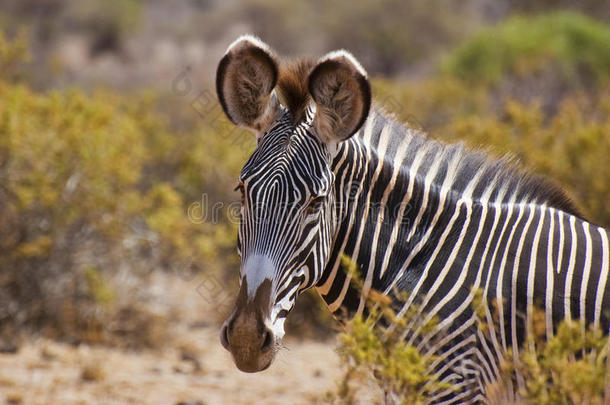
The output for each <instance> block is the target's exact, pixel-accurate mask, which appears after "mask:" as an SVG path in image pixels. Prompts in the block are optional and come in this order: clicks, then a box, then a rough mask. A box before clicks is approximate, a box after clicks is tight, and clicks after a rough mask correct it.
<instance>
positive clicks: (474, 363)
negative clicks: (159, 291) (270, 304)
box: [239, 107, 610, 403]
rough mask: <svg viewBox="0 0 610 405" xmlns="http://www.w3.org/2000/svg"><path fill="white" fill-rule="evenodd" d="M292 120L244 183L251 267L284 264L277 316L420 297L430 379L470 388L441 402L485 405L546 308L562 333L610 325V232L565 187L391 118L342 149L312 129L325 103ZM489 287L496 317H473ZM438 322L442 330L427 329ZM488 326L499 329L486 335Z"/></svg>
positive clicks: (442, 396)
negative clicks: (378, 298)
mask: <svg viewBox="0 0 610 405" xmlns="http://www.w3.org/2000/svg"><path fill="white" fill-rule="evenodd" d="M282 114H283V118H282V119H280V120H279V121H278V122H277V123H276V124H275V125H274V126H273V128H271V129H270V130H269V131H267V133H266V134H264V135H263V136H262V138H261V142H260V145H259V146H258V148H257V150H256V151H255V152H254V154H253V155H252V157H251V158H250V160H249V161H248V163H247V164H246V165H245V166H244V169H243V171H242V174H241V177H240V182H241V183H240V184H241V187H242V189H243V192H244V193H245V196H246V198H245V201H246V204H245V206H244V216H243V221H242V224H241V226H240V232H239V239H240V248H241V252H242V260H243V262H244V263H247V262H248V260H249V259H250V257H252V256H256V255H262V256H264V257H265V258H267V259H268V260H270V261H271V262H272V263H273V266H272V267H273V268H275V269H282V270H281V272H279V273H277V274H270V275H269V277H274V286H275V289H276V294H277V299H276V301H277V303H279V305H278V308H280V309H278V310H276V311H275V313H274V316H275V317H276V318H278V319H279V318H283V317H285V316H286V315H287V313H288V312H289V310H290V309H291V308H292V305H293V303H294V299H295V297H296V295H297V293H298V292H299V291H301V290H303V289H306V288H309V287H312V286H315V287H316V288H317V290H318V292H319V293H320V294H321V296H322V297H323V299H324V300H325V301H326V303H327V304H328V307H329V308H330V310H331V311H333V312H335V313H336V314H337V315H339V316H345V315H346V314H347V316H353V315H354V314H359V313H363V312H364V311H366V307H365V302H366V298H367V295H368V293H369V292H370V291H371V290H372V289H374V290H376V291H380V292H383V293H385V294H388V295H390V296H393V297H395V298H396V295H397V294H396V292H397V291H400V292H407V293H408V299H407V301H406V302H401V301H399V300H396V302H395V304H396V310H397V312H398V313H399V314H404V313H406V312H407V311H409V310H410V309H411V308H412V307H414V306H415V307H416V308H417V311H420V312H421V316H420V318H421V321H420V322H418V323H417V325H414V326H413V329H412V330H410V331H409V332H408V333H407V334H406V335H405V336H404V338H405V339H408V341H409V342H410V343H413V344H415V345H417V347H418V348H419V349H420V350H421V351H422V352H423V353H424V354H425V355H426V356H437V360H435V361H434V363H432V368H433V369H432V370H430V371H431V372H437V373H440V375H441V376H442V379H443V381H447V382H451V383H452V384H453V386H454V387H458V388H460V390H458V392H455V391H446V392H440V393H438V395H436V396H435V397H433V398H430V401H431V402H438V403H465V402H473V403H474V402H484V394H485V385H486V384H489V383H491V382H493V381H496V380H497V379H498V378H500V359H501V357H502V356H504V354H505V353H506V352H507V350H509V349H512V351H513V353H514V355H515V356H517V355H518V353H519V345H520V344H521V343H522V342H523V340H524V337H525V334H526V332H527V331H528V328H531V322H532V308H533V307H534V306H538V307H540V308H542V309H543V310H544V313H545V317H546V318H545V326H546V331H547V334H548V335H552V334H553V333H554V327H555V326H556V325H557V323H558V322H559V321H560V320H561V319H564V318H573V319H581V320H582V322H583V324H585V323H593V324H594V325H595V327H601V328H603V329H604V330H606V331H607V330H608V328H609V326H610V324H609V315H610V314H608V311H610V288H609V284H608V273H609V265H610V253H609V233H608V231H607V230H605V229H603V228H600V227H597V226H595V225H593V224H590V223H589V222H586V221H585V220H583V219H582V218H580V217H579V216H578V214H577V213H576V212H575V211H574V210H573V208H572V206H571V204H569V203H568V202H567V199H564V197H563V195H562V193H561V192H560V191H558V190H557V189H556V188H554V187H551V186H549V185H547V184H546V183H545V182H544V181H542V180H540V179H537V178H534V177H532V176H530V175H527V174H524V173H522V172H520V171H518V170H516V169H514V168H513V166H512V164H511V162H510V161H508V160H507V159H501V160H491V159H489V158H487V157H486V156H485V155H484V154H482V153H478V152H471V151H468V150H466V149H465V148H464V147H463V146H462V145H460V144H458V145H444V144H441V143H439V142H436V141H432V140H429V139H427V138H426V137H425V136H424V135H422V134H420V133H417V132H415V131H413V130H410V129H407V128H405V127H403V126H402V125H400V124H398V123H397V122H395V121H394V120H393V119H392V118H388V117H387V116H385V115H384V114H382V113H380V112H379V111H371V113H370V114H369V116H368V119H367V121H366V122H365V124H364V126H363V127H362V129H361V130H360V131H359V132H358V133H357V134H356V135H355V136H354V137H352V138H350V139H348V140H345V141H343V142H341V143H339V144H338V145H336V150H332V151H329V150H328V148H326V147H325V145H324V144H322V143H321V142H320V141H319V140H318V138H317V137H316V136H315V135H314V134H312V124H311V122H312V120H313V117H314V115H315V108H314V107H310V108H309V110H308V111H307V115H306V118H305V120H304V121H303V122H301V123H298V124H296V125H293V124H291V119H290V112H288V111H287V110H284V111H283V112H282ZM249 204H257V205H259V206H260V207H264V208H265V210H266V214H259V213H257V211H256V209H255V207H252V206H250V205H249ZM343 255H347V256H349V257H351V258H352V260H353V261H355V262H356V263H357V264H358V267H359V269H360V270H361V274H360V277H361V279H362V280H363V281H364V285H363V288H362V291H360V290H359V289H358V288H356V287H355V286H354V285H353V283H352V280H351V279H350V277H351V276H350V275H349V274H346V273H345V272H344V271H343V269H341V257H342V256H343ZM243 267H244V268H247V265H244V266H243ZM246 275H247V274H246ZM253 284H254V283H253ZM475 290H481V291H482V293H483V299H484V302H486V303H487V304H488V305H486V310H485V318H486V319H483V320H480V319H477V318H476V314H475V313H474V312H473V309H472V302H473V299H474V297H475ZM496 300H497V302H498V305H497V313H494V306H493V305H492V303H493V302H494V301H496ZM282 302H283V304H282ZM433 318H438V319H439V323H438V327H437V329H436V330H435V331H434V332H433V333H432V334H430V333H428V334H427V335H425V336H422V335H421V334H419V333H418V328H419V327H420V326H421V325H423V324H425V323H426V321H427V320H431V319H433ZM276 320H277V319H273V320H272V321H273V322H275V321H276ZM480 321H486V322H488V323H490V324H491V323H494V322H497V323H498V326H499V327H498V330H497V331H496V330H495V329H494V328H489V331H488V333H486V334H484V333H482V332H481V330H480V329H479V328H478V327H477V324H478V322H480ZM508 383H512V382H508Z"/></svg>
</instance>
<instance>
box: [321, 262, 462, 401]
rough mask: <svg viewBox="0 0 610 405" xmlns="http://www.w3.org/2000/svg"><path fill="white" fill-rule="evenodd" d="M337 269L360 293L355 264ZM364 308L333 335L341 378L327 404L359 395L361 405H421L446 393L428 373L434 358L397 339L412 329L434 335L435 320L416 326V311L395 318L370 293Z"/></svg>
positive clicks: (387, 302) (387, 303) (384, 301)
mask: <svg viewBox="0 0 610 405" xmlns="http://www.w3.org/2000/svg"><path fill="white" fill-rule="evenodd" d="M341 265H342V268H343V269H344V270H345V271H346V272H348V274H350V276H351V279H352V281H353V282H354V283H355V286H356V287H357V288H359V289H362V285H363V282H362V280H360V278H359V277H358V274H357V264H356V263H355V262H353V261H352V260H351V259H350V258H349V257H347V256H344V257H342V258H341ZM401 298H403V301H404V300H406V298H407V297H406V296H404V297H401ZM367 308H368V311H369V313H368V314H367V315H366V316H363V315H360V314H358V315H356V316H355V317H354V318H353V319H351V320H350V321H349V322H348V324H347V327H346V330H345V331H344V332H343V333H341V334H340V335H339V348H338V353H339V356H340V357H341V360H342V363H343V365H344V368H345V374H344V376H343V378H342V380H341V381H339V384H338V387H337V389H336V391H334V392H328V393H327V394H326V399H327V400H328V401H329V402H334V403H347V404H352V403H356V402H357V401H356V398H359V397H360V398H362V395H364V398H365V400H364V401H365V402H374V403H396V401H398V403H401V404H422V403H425V399H426V396H428V395H430V394H431V393H433V392H437V391H438V390H446V389H451V385H449V384H446V383H441V382H439V381H438V376H437V375H434V374H432V373H431V372H430V366H431V365H432V363H434V361H435V360H437V357H436V356H424V355H422V354H421V353H420V352H419V350H418V349H417V348H416V347H415V346H413V345H411V344H409V343H407V342H405V340H404V337H403V336H404V335H405V334H406V332H407V331H411V330H413V329H414V328H417V329H418V330H419V332H418V333H420V334H421V336H425V335H426V334H427V333H429V332H431V331H433V330H434V327H435V325H436V320H435V319H432V320H431V321H430V322H428V323H427V324H425V325H422V322H421V321H420V320H421V318H420V317H418V311H417V308H416V306H412V307H411V309H410V310H409V311H407V313H406V314H405V315H403V316H401V317H398V316H397V315H396V312H395V310H396V307H395V306H393V304H392V301H391V300H390V299H389V298H388V297H387V296H384V295H382V294H380V293H379V292H377V291H374V290H372V291H370V292H369V296H368V301H367ZM433 341H434V340H432V341H431V342H430V344H433Z"/></svg>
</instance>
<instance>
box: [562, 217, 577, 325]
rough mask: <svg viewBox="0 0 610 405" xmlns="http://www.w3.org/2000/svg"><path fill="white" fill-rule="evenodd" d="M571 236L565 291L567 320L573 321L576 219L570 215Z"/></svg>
mask: <svg viewBox="0 0 610 405" xmlns="http://www.w3.org/2000/svg"><path fill="white" fill-rule="evenodd" d="M570 235H571V238H570V239H571V244H570V260H569V261H568V272H567V274H566V285H565V290H564V299H565V301H564V312H565V315H564V317H565V319H568V320H570V319H572V309H571V305H570V303H571V301H572V277H573V276H574V265H575V263H576V248H577V244H576V243H577V242H576V238H577V235H576V218H575V217H574V216H573V215H570Z"/></svg>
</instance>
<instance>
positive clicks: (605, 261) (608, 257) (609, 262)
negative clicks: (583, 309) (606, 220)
mask: <svg viewBox="0 0 610 405" xmlns="http://www.w3.org/2000/svg"><path fill="white" fill-rule="evenodd" d="M597 231H598V232H599V235H600V237H601V240H602V271H601V273H600V276H599V283H598V284H597V294H596V295H595V320H594V322H593V325H594V326H595V329H598V328H599V318H600V317H601V312H602V301H603V299H604V292H605V291H606V290H607V289H608V288H610V287H609V286H608V267H609V266H610V254H609V253H608V234H607V233H606V230H605V229H603V228H597ZM606 310H608V308H606ZM604 328H607V325H604ZM604 332H608V331H607V330H604Z"/></svg>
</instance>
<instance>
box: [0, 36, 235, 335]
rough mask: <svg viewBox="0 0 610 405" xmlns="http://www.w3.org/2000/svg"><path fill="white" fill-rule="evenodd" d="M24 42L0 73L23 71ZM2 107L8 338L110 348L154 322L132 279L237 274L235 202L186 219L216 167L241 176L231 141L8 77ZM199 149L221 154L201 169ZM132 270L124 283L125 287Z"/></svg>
mask: <svg viewBox="0 0 610 405" xmlns="http://www.w3.org/2000/svg"><path fill="white" fill-rule="evenodd" d="M20 41H21V39H18V40H17V41H15V42H14V43H13V45H7V44H9V42H7V40H6V39H5V38H4V37H3V36H1V35H0V66H11V65H13V64H15V63H20V60H21V59H22V57H23V55H24V53H23V52H21V51H20V49H21V47H22V45H21V42H20ZM11 47H12V48H11ZM9 79H10V80H9ZM0 100H2V102H1V103H0V334H11V333H14V332H16V331H19V330H21V329H22V328H24V327H25V328H28V329H30V330H38V331H41V330H43V331H46V332H48V333H49V334H52V335H54V336H59V337H64V338H67V339H70V340H74V341H80V340H88V341H110V340H111V339H112V338H113V337H115V336H113V330H112V329H111V328H109V327H108V325H110V324H112V322H111V320H113V319H117V317H121V316H126V314H131V315H129V317H128V318H129V319H127V320H126V321H125V322H132V321H133V322H135V323H138V322H140V323H144V324H146V323H148V322H149V321H150V318H151V317H154V316H155V315H154V314H147V313H146V309H145V307H146V305H145V303H146V300H147V298H146V297H147V294H146V291H145V289H143V288H139V289H138V288H137V283H129V282H127V281H129V280H128V279H129V278H134V277H135V278H138V277H141V278H143V277H146V275H147V274H149V273H150V272H151V271H152V270H154V269H166V270H175V271H181V272H190V271H198V270H201V269H202V268H203V267H204V266H206V270H207V271H212V272H214V271H217V270H216V267H218V270H220V268H221V267H222V265H227V266H229V265H231V264H235V262H236V259H235V254H234V253H233V252H234V246H233V245H234V232H235V228H234V224H233V223H231V221H229V219H228V218H227V216H226V215H225V214H226V209H227V208H226V203H228V202H230V200H229V199H230V198H232V197H233V196H231V195H229V194H228V193H227V192H226V191H225V194H219V192H218V191H217V192H214V191H212V192H211V193H210V195H209V196H207V197H206V198H209V201H211V202H214V201H220V202H222V203H224V206H222V207H221V208H222V210H220V211H218V212H217V213H216V214H217V215H216V217H215V218H211V217H210V216H209V214H210V213H209V211H208V210H209V209H210V206H209V205H207V204H206V202H207V201H208V200H206V201H204V205H203V206H201V207H200V211H201V212H202V214H207V215H208V217H207V218H203V217H201V216H200V217H197V218H191V217H189V216H188V212H187V210H188V207H189V206H190V205H191V204H192V203H197V202H199V201H202V194H201V193H202V192H204V191H205V192H207V191H208V188H209V189H210V190H218V187H215V184H216V183H217V181H218V178H216V177H215V176H214V173H213V172H211V171H210V170H208V169H209V167H210V166H214V167H215V169H216V170H217V171H218V172H221V173H222V172H230V171H231V170H234V169H232V168H230V167H229V166H228V164H227V161H229V162H230V161H231V159H224V156H223V155H222V154H221V153H222V152H221V151H223V150H224V151H225V152H226V151H228V150H230V149H229V146H228V145H229V143H228V141H227V140H226V139H225V138H223V137H220V136H218V134H217V133H215V132H213V131H211V130H210V129H209V127H206V126H204V125H199V126H197V127H195V126H194V127H192V128H190V129H187V130H184V131H176V132H174V131H171V130H170V128H169V125H168V122H167V119H165V118H162V117H161V116H159V115H158V114H156V113H155V100H154V98H151V97H150V96H146V95H140V96H136V95H131V96H130V95H125V94H122V95H119V94H115V93H112V92H103V91H98V92H95V93H94V94H92V95H87V94H84V93H83V92H81V91H79V90H74V89H72V90H61V91H51V92H48V93H38V92H35V91H33V90H31V89H29V88H28V87H27V85H25V84H18V83H15V81H14V80H13V79H12V78H11V77H9V76H7V75H6V74H4V71H3V77H2V78H0ZM184 108H189V107H188V105H185V107H184ZM223 143H224V145H223ZM202 148H210V149H216V150H218V151H219V154H218V155H216V154H209V153H207V154H206V155H205V158H202V156H201V153H202V152H201V151H202ZM192 173H199V176H193V175H192ZM218 257H222V258H223V261H222V262H220V261H217V258H218ZM223 263H226V264H223ZM176 266H178V267H180V269H175V268H174V267H176ZM125 267H127V268H128V276H126V277H127V279H120V278H119V279H117V277H116V275H117V274H118V273H119V271H120V270H121V269H124V268H125ZM125 298H127V299H125ZM138 318H145V319H142V320H141V321H138V320H137V319H138ZM118 329H121V330H122V331H123V332H124V331H125V328H124V327H121V328H118ZM118 329H117V330H118ZM138 329H139V330H134V333H141V332H142V330H146V328H138ZM153 329H154V328H153ZM151 330H152V329H151ZM129 337H130V336H127V338H129ZM132 337H135V336H132ZM138 339H139V340H144V341H145V340H146V338H141V337H139V338H138Z"/></svg>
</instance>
